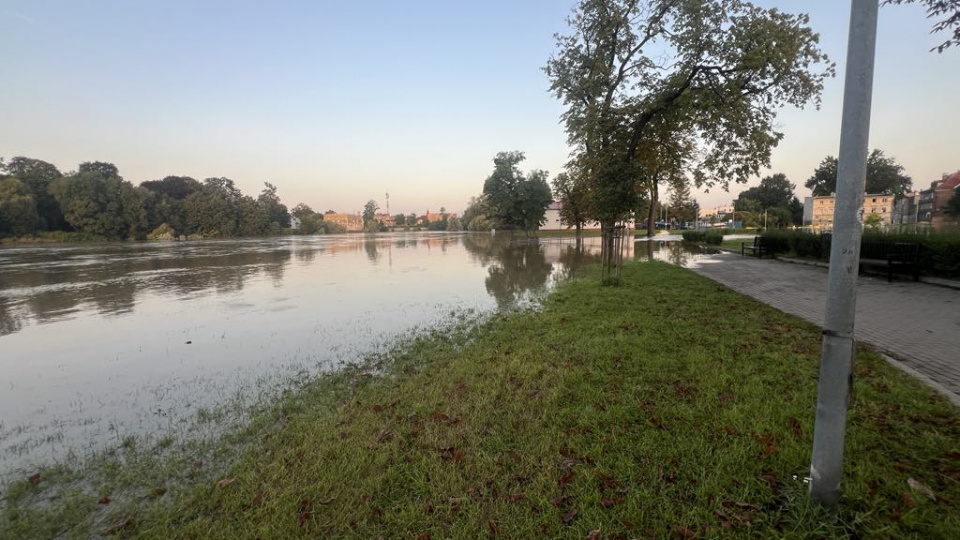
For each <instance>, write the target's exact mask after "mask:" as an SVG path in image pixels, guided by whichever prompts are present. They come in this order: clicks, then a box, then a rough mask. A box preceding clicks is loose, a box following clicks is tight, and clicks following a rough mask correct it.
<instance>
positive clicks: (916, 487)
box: [907, 478, 937, 501]
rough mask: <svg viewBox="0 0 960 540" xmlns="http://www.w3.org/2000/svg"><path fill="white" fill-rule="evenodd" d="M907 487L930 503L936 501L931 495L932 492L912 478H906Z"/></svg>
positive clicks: (935, 497) (934, 496)
mask: <svg viewBox="0 0 960 540" xmlns="http://www.w3.org/2000/svg"><path fill="white" fill-rule="evenodd" d="M907 485H908V486H910V489H912V490H914V491H916V492H918V493H920V494H921V495H924V496H925V497H927V498H929V499H930V500H931V501H936V500H937V496H936V495H934V494H933V490H932V489H930V488H929V487H927V486H926V485H925V484H923V483H921V482H919V481H917V480H914V479H913V478H907Z"/></svg>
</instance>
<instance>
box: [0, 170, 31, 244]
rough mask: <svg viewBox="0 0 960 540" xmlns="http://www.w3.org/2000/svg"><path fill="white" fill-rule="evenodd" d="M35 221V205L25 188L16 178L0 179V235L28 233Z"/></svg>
mask: <svg viewBox="0 0 960 540" xmlns="http://www.w3.org/2000/svg"><path fill="white" fill-rule="evenodd" d="M37 219H38V217H37V204H36V201H34V199H33V195H31V194H30V190H29V189H28V188H27V186H26V185H25V184H24V183H23V182H22V181H21V180H20V179H19V178H16V177H10V178H2V179H0V235H4V234H12V235H21V234H27V233H30V232H32V231H33V228H34V227H35V226H36V224H37Z"/></svg>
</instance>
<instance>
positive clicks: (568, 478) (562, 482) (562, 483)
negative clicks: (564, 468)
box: [557, 469, 577, 487]
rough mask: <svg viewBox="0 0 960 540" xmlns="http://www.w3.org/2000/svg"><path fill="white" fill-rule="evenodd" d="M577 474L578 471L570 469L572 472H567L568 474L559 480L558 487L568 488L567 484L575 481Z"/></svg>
mask: <svg viewBox="0 0 960 540" xmlns="http://www.w3.org/2000/svg"><path fill="white" fill-rule="evenodd" d="M576 474H577V471H575V470H573V469H570V471H569V472H567V474H565V475H563V476H561V477H560V479H559V480H557V485H558V486H560V487H564V486H566V485H567V484H569V483H570V482H571V481H572V480H573V477H574V475H576Z"/></svg>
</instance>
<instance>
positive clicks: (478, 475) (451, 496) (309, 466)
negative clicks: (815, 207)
mask: <svg viewBox="0 0 960 540" xmlns="http://www.w3.org/2000/svg"><path fill="white" fill-rule="evenodd" d="M463 337H465V338H466V339H462V340H461V339H449V337H444V336H442V335H434V336H427V337H424V338H423V339H419V340H414V341H413V342H411V343H408V344H407V345H406V346H405V347H403V348H402V349H398V350H397V351H395V353H394V354H393V356H392V358H391V359H390V361H389V362H376V363H374V364H373V365H372V366H373V368H372V369H370V370H367V371H357V372H353V373H350V374H349V375H344V376H340V377H339V378H338V379H337V381H336V382H335V385H334V386H331V384H333V383H331V382H330V381H326V382H323V381H320V382H318V383H316V384H314V385H312V386H311V387H308V388H306V389H305V390H303V391H301V392H299V393H297V394H296V395H292V396H290V397H289V398H287V399H286V401H285V402H284V404H283V405H282V406H280V407H278V409H277V410H276V411H274V413H273V414H274V415H275V417H274V420H275V421H276V422H279V423H280V424H279V427H278V428H277V429H275V430H272V431H271V432H270V433H269V434H268V435H266V436H264V437H263V438H262V439H261V440H260V441H259V442H258V443H257V444H256V445H255V446H253V447H251V448H250V449H249V450H248V451H247V452H246V453H245V454H244V456H243V458H242V459H241V460H239V462H237V463H236V464H235V465H233V466H232V467H231V468H229V469H227V470H226V472H225V473H223V474H222V475H221V476H220V477H219V479H218V481H211V482H207V483H204V484H203V485H200V486H197V487H195V488H194V489H193V490H191V491H189V492H188V493H187V494H186V495H184V496H182V497H179V498H177V499H176V500H166V499H168V498H169V496H168V497H163V496H162V495H163V494H162V493H161V494H160V496H146V495H144V496H143V497H140V498H129V497H128V498H126V499H125V500H121V499H120V498H117V500H116V501H113V496H112V495H113V494H112V493H110V491H109V489H110V486H100V488H99V491H98V492H97V495H96V496H100V497H104V498H106V499H107V503H109V504H106V506H111V505H112V506H113V508H111V509H110V514H109V518H107V519H99V520H97V522H96V524H94V521H93V520H92V519H89V518H86V517H84V515H85V514H84V513H83V512H85V511H89V512H91V513H92V512H93V511H94V510H95V509H96V508H98V505H97V503H98V500H97V499H96V496H93V495H91V498H90V500H89V501H87V502H86V503H83V504H81V503H79V502H77V501H76V499H72V501H73V502H71V507H70V508H63V507H61V506H62V505H61V506H58V502H57V493H56V490H57V488H56V487H47V486H46V485H45V484H44V482H38V483H36V484H35V485H33V484H30V483H29V482H28V481H24V482H23V483H22V484H21V485H20V486H15V490H16V491H15V493H16V494H17V497H16V498H13V499H10V500H8V501H7V502H8V508H7V509H5V510H4V513H3V516H4V517H3V521H0V532H5V534H11V535H12V537H17V536H30V533H31V532H35V531H37V530H39V529H31V527H39V525H37V524H41V523H55V524H59V525H60V527H61V528H60V530H59V532H60V533H63V532H65V531H68V532H67V535H70V534H76V535H78V536H87V533H88V532H91V531H92V532H93V533H100V534H102V533H108V534H116V535H118V536H121V537H127V536H137V537H146V538H184V537H186V538H194V537H196V538H247V537H249V538H254V537H262V538H299V537H303V538H306V537H317V536H325V537H348V538H377V537H379V536H383V537H385V538H386V537H389V538H393V537H399V538H422V539H426V538H476V537H479V536H487V535H490V536H497V537H506V538H533V537H551V538H556V537H563V538H587V537H592V538H630V537H640V536H645V535H647V536H649V535H655V536H656V537H669V536H677V537H681V538H695V537H715V536H719V535H724V536H732V537H744V538H748V537H756V536H777V537H780V536H817V537H838V538H839V537H847V536H849V535H854V536H859V537H877V536H888V537H902V536H921V537H924V538H947V537H949V536H950V535H951V534H953V533H955V531H956V530H958V529H960V482H958V480H960V447H958V446H957V444H958V443H957V441H958V440H960V423H958V422H957V420H958V411H957V409H956V408H955V407H953V406H952V405H951V404H949V403H948V402H947V401H946V400H944V399H943V398H941V397H939V396H937V395H935V394H934V393H932V392H931V391H930V390H928V389H927V388H926V387H924V386H923V385H922V384H920V383H918V382H916V381H914V380H912V379H910V378H909V377H908V376H906V375H904V374H903V373H901V372H899V371H898V370H896V369H895V368H893V367H891V366H889V365H888V364H886V363H885V362H884V361H883V360H882V359H881V357H880V356H879V355H877V354H876V353H874V352H872V351H869V350H861V351H860V352H859V354H858V359H857V368H856V369H857V373H856V381H855V389H854V400H853V403H852V405H851V411H850V420H849V431H848V441H847V447H846V464H847V468H846V471H845V473H846V476H845V478H844V484H843V498H842V501H841V504H840V507H839V509H838V510H837V511H836V512H829V513H828V512H825V511H824V510H822V509H820V508H819V507H818V506H816V505H815V504H812V503H810V502H809V500H808V499H807V497H806V485H805V483H804V481H803V477H804V476H806V474H807V470H808V466H809V452H810V446H811V441H812V428H813V417H814V406H815V402H816V377H817V368H818V362H819V340H820V337H819V332H818V330H817V328H816V327H815V326H814V325H811V324H808V323H806V322H803V321H801V320H800V319H797V318H795V317H792V316H789V315H786V314H784V313H782V312H779V311H776V310H774V309H772V308H769V307H767V306H765V305H763V304H760V303H759V302H756V301H754V300H752V299H750V298H747V297H745V296H742V295H740V294H737V293H735V292H732V291H730V290H729V289H726V288H724V287H722V286H720V285H718V284H716V283H715V282H712V281H710V280H707V279H705V278H702V277H700V276H697V275H696V274H694V273H692V272H690V271H688V270H685V269H682V268H677V267H674V266H670V265H667V264H663V263H656V262H646V263H630V264H627V265H626V267H625V268H624V285H622V286H620V287H600V286H599V285H598V279H594V278H591V279H584V280H578V281H573V282H569V283H566V284H563V285H561V286H560V287H559V289H558V290H557V291H556V292H555V293H554V294H552V295H551V296H550V297H549V298H548V299H547V300H546V301H545V305H544V307H543V309H542V310H540V311H527V312H520V313H513V314H503V315H498V316H495V317H494V318H493V319H491V320H490V321H488V322H486V323H484V324H482V325H481V326H479V327H478V328H475V329H472V330H470V331H468V332H467V333H466V334H463ZM175 474H178V475H180V476H183V477H185V476H187V475H189V474H191V471H190V470H182V471H176V472H175ZM918 486H919V487H918ZM928 491H929V494H931V495H933V497H928ZM11 492H13V491H11ZM38 499H39V500H44V501H46V504H43V505H36V504H31V501H33V502H36V500H38ZM103 500H104V499H100V502H102V501H103ZM103 506H104V505H100V507H103ZM45 530H49V529H45ZM591 535H592V536H591Z"/></svg>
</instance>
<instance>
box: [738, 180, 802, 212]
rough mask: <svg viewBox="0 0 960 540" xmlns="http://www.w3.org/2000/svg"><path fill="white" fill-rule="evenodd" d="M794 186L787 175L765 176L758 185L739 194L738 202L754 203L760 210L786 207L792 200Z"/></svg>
mask: <svg viewBox="0 0 960 540" xmlns="http://www.w3.org/2000/svg"><path fill="white" fill-rule="evenodd" d="M796 187H797V186H796V185H795V184H793V183H791V182H790V180H788V179H787V175H785V174H783V173H777V174H774V175H770V176H765V177H764V178H763V179H762V180H760V185H759V186H755V187H752V188H750V189H748V190H746V191H744V192H742V193H741V194H740V197H739V198H738V200H739V201H747V200H750V201H756V203H757V206H758V207H759V209H760V210H767V209H770V208H777V207H788V206H790V203H791V201H793V199H794V195H793V192H794V190H795V189H796Z"/></svg>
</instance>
